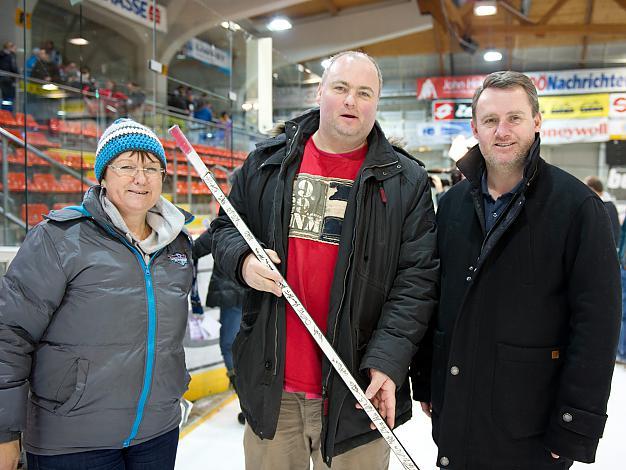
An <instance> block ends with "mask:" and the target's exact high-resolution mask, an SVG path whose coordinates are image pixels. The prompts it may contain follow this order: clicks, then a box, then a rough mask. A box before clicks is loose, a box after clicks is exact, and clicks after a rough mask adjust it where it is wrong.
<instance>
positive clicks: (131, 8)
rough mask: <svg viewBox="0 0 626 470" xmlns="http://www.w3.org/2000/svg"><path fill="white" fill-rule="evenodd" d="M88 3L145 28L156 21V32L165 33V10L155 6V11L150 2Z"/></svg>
mask: <svg viewBox="0 0 626 470" xmlns="http://www.w3.org/2000/svg"><path fill="white" fill-rule="evenodd" d="M89 2H90V3H93V4H94V5H99V6H101V7H102V8H106V9H107V10H109V11H112V12H114V13H117V14H118V15H120V16H123V17H124V18H128V19H129V20H132V21H135V22H136V23H140V24H142V25H144V26H145V27H147V28H152V26H153V25H154V23H155V21H156V29H157V31H161V32H162V33H167V8H166V7H164V6H162V5H156V9H155V8H154V6H153V2H152V1H151V0H89ZM155 11H156V14H155Z"/></svg>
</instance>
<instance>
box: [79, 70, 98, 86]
mask: <svg viewBox="0 0 626 470" xmlns="http://www.w3.org/2000/svg"><path fill="white" fill-rule="evenodd" d="M80 82H81V83H82V85H83V91H87V92H90V93H93V92H95V91H96V88H97V87H96V80H95V79H94V78H93V77H92V76H91V70H90V69H89V67H87V66H83V67H82V68H81V69H80Z"/></svg>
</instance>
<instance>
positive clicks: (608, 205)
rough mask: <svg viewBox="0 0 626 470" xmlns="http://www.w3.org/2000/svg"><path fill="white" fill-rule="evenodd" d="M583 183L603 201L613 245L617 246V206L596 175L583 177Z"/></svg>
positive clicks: (618, 238)
mask: <svg viewBox="0 0 626 470" xmlns="http://www.w3.org/2000/svg"><path fill="white" fill-rule="evenodd" d="M585 184H586V185H587V186H589V187H590V188H591V190H592V191H593V192H594V193H596V194H597V195H598V197H599V198H600V199H602V202H603V203H604V208H605V209H606V212H607V213H608V214H609V219H611V232H612V233H613V240H615V246H616V247H619V241H620V225H619V216H618V215H617V207H615V204H613V201H611V199H610V198H611V196H610V195H609V194H607V193H605V192H604V186H603V185H602V181H600V178H598V177H597V176H587V177H586V178H585Z"/></svg>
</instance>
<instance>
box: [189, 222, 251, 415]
mask: <svg viewBox="0 0 626 470" xmlns="http://www.w3.org/2000/svg"><path fill="white" fill-rule="evenodd" d="M212 240H213V234H212V232H211V230H210V229H209V230H207V231H205V232H204V233H203V234H202V235H200V236H199V237H198V238H197V239H196V240H194V242H193V250H192V254H193V259H194V262H195V261H197V260H198V259H199V258H202V257H203V256H206V255H209V254H211V242H212ZM245 291H246V290H245V288H244V287H242V286H241V285H239V284H238V283H236V282H234V281H232V280H231V279H230V278H229V277H228V275H226V274H225V273H224V272H223V271H222V270H221V269H220V268H219V266H218V265H217V264H216V263H213V273H212V274H211V281H210V282H209V290H208V292H207V297H206V306H207V307H219V309H220V325H221V326H220V352H221V353H222V357H223V358H224V365H225V366H226V374H227V375H228V380H229V381H230V383H231V385H232V386H233V388H235V380H234V377H235V367H234V365H233V351H232V348H233V341H234V340H235V336H237V333H238V332H239V325H240V323H241V306H242V305H243V299H244V297H245ZM237 419H238V421H239V422H240V423H241V424H244V423H245V418H244V416H243V413H241V412H240V413H239V415H238V416H237Z"/></svg>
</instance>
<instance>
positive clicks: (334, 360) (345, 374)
mask: <svg viewBox="0 0 626 470" xmlns="http://www.w3.org/2000/svg"><path fill="white" fill-rule="evenodd" d="M169 133H170V134H171V136H172V137H173V138H174V140H175V141H176V144H177V145H178V147H179V148H180V149H181V150H182V152H183V153H184V154H185V156H186V157H187V160H188V161H189V162H190V163H191V164H192V165H193V167H194V168H195V170H196V171H197V172H198V175H200V177H201V178H202V181H204V183H205V184H206V185H207V186H208V188H209V190H210V191H211V193H212V194H213V196H214V197H215V199H216V200H217V202H218V203H219V204H220V206H221V207H222V209H224V212H225V213H226V215H228V217H229V218H230V220H231V221H232V223H233V225H234V226H235V228H236V229H237V230H238V231H239V233H240V234H241V236H242V237H243V239H244V240H245V241H246V243H247V244H248V246H249V247H250V249H251V250H252V252H253V253H254V255H255V256H256V257H257V259H258V260H259V261H260V262H261V263H263V264H264V265H265V266H266V267H267V268H268V269H270V270H271V271H274V272H275V273H278V275H279V276H280V281H279V282H278V285H279V287H280V288H281V289H282V292H283V295H284V297H285V300H287V302H289V304H290V305H291V306H292V308H293V310H294V311H295V312H296V314H297V315H298V317H299V318H300V320H301V321H302V323H304V326H305V328H306V329H307V330H308V331H309V333H310V334H311V336H313V339H314V340H315V342H316V343H317V345H318V346H319V347H320V349H321V350H322V352H323V353H324V355H325V356H326V357H327V358H328V360H329V361H330V363H331V364H332V366H333V368H334V369H335V370H336V371H337V373H338V374H339V376H340V377H341V378H342V380H343V381H344V382H345V384H346V386H347V387H348V389H349V390H350V391H351V392H352V395H354V398H356V400H357V401H358V402H359V404H360V405H361V407H362V408H363V410H364V411H365V412H366V413H367V416H369V418H370V420H371V421H372V423H374V425H375V426H376V429H378V431H379V432H380V434H381V435H382V437H383V438H384V439H385V441H387V444H389V447H390V448H391V450H392V451H393V453H394V454H395V455H396V457H397V458H398V460H399V461H400V463H401V464H402V465H403V466H404V468H405V469H407V470H419V467H418V466H417V465H416V464H415V462H414V461H413V459H411V457H410V456H409V454H408V452H407V451H406V449H405V448H404V446H403V445H402V444H401V443H400V441H399V440H398V438H397V437H396V436H395V434H394V433H393V431H392V430H391V429H389V426H387V423H386V422H385V420H384V419H383V418H382V417H381V416H380V414H379V413H378V410H376V408H375V407H374V405H372V403H371V402H370V401H369V400H368V398H367V397H366V396H365V393H364V392H363V391H362V390H361V387H360V386H359V384H358V383H357V381H356V380H355V379H354V377H353V376H352V374H350V371H349V370H348V368H347V367H346V365H345V364H344V362H343V361H342V360H341V358H340V357H339V355H338V354H337V353H336V352H335V350H334V349H333V347H332V346H331V344H330V343H329V342H328V340H327V339H326V337H325V336H324V334H323V333H322V330H320V329H319V328H318V327H317V325H316V324H315V321H313V319H312V318H311V315H310V314H309V312H307V310H306V308H304V305H302V303H301V302H300V300H299V299H298V297H297V296H296V294H295V293H294V292H293V290H292V289H291V287H289V285H288V284H287V281H286V280H285V278H284V277H283V276H282V274H281V273H280V271H279V270H278V268H276V266H275V265H274V263H273V262H272V260H271V259H270V257H269V256H268V255H267V253H266V252H265V250H264V249H263V247H262V246H261V245H260V243H259V242H258V241H257V239H256V237H255V236H254V235H253V234H252V232H251V231H250V229H249V228H248V226H247V225H246V223H245V222H244V221H243V219H242V218H241V217H240V216H239V214H238V213H237V211H236V210H235V208H234V207H233V206H232V204H231V203H230V201H229V200H228V198H227V197H226V195H225V194H224V192H223V191H222V189H221V188H220V187H219V185H218V184H217V181H216V180H215V178H214V177H213V175H212V174H211V172H210V171H209V169H208V168H207V166H206V165H205V164H204V162H203V161H202V159H201V158H200V156H199V155H198V154H197V153H196V151H195V150H194V148H193V147H192V145H191V144H190V143H189V141H188V140H187V138H186V137H185V135H184V134H183V132H182V131H181V130H180V128H179V127H178V126H173V127H172V128H170V129H169Z"/></svg>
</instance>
